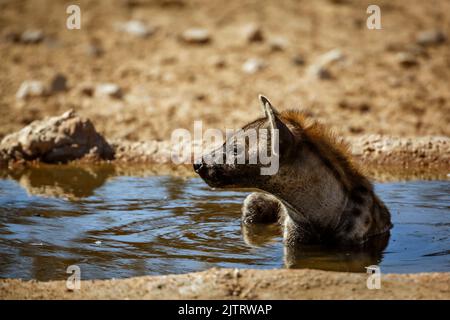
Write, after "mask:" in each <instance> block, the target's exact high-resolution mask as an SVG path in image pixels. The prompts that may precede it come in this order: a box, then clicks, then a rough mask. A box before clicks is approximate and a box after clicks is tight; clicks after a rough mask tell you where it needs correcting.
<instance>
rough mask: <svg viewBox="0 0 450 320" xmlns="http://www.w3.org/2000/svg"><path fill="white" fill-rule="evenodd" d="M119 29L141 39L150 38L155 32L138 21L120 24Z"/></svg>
mask: <svg viewBox="0 0 450 320" xmlns="http://www.w3.org/2000/svg"><path fill="white" fill-rule="evenodd" d="M119 29H120V30H122V31H123V32H126V33H128V34H131V35H133V36H136V37H141V38H146V37H148V36H151V35H152V34H153V33H154V32H155V29H154V28H153V27H150V26H148V25H146V24H145V23H143V22H142V21H139V20H130V21H128V22H125V23H122V24H120V25H119Z"/></svg>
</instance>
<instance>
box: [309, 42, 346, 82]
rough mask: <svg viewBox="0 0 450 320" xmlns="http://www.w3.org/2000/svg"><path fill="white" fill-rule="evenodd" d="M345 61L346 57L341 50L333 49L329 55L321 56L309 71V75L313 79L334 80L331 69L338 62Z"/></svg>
mask: <svg viewBox="0 0 450 320" xmlns="http://www.w3.org/2000/svg"><path fill="white" fill-rule="evenodd" d="M344 59H345V55H344V54H343V53H342V51H341V50H339V49H333V50H331V51H328V52H327V53H325V54H323V55H321V56H320V57H319V58H318V59H317V61H316V63H315V64H313V65H311V66H310V67H309V69H308V74H309V75H310V76H312V77H315V78H318V79H321V80H328V79H332V78H333V75H332V74H331V72H330V70H329V67H330V66H331V65H333V64H335V63H337V62H340V61H342V60H344Z"/></svg>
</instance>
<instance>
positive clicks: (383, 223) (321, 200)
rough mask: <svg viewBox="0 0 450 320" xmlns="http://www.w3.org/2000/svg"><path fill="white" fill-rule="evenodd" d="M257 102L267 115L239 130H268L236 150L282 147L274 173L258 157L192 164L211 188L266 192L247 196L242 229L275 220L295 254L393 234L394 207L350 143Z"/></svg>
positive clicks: (291, 113)
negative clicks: (383, 198) (361, 168)
mask: <svg viewBox="0 0 450 320" xmlns="http://www.w3.org/2000/svg"><path fill="white" fill-rule="evenodd" d="M260 102H261V104H262V107H263V110H264V114H265V117H263V118H260V119H257V120H255V121H253V122H251V123H249V124H247V125H246V126H244V127H243V128H242V132H244V133H245V132H246V131H247V130H250V129H252V130H253V129H256V130H259V129H267V130H268V131H269V132H270V134H268V135H265V136H259V137H258V142H257V145H251V144H250V145H249V143H248V140H244V143H246V144H247V145H245V146H239V145H238V146H237V147H235V148H234V151H235V152H236V151H238V152H239V151H240V150H243V152H245V157H246V159H248V158H249V157H251V156H252V153H254V152H256V151H255V149H258V148H265V149H267V150H266V151H267V153H268V154H270V153H271V152H277V151H278V152H277V153H278V155H279V159H278V161H279V163H278V165H279V168H278V171H277V172H275V173H273V174H261V170H260V169H261V167H264V166H267V165H264V164H261V163H257V164H249V163H244V164H236V163H228V164H227V163H226V162H225V163H223V164H217V163H211V162H205V161H202V162H201V163H198V164H195V165H194V170H195V171H196V172H197V173H198V174H199V175H200V177H201V178H202V179H203V180H204V181H205V182H206V183H208V184H209V185H210V186H212V187H220V188H224V187H236V188H253V189H255V188H256V189H259V190H261V191H263V192H254V193H252V194H250V195H249V196H248V197H247V198H246V199H245V201H244V204H243V207H242V224H243V227H244V232H248V230H245V228H249V227H251V226H252V225H256V224H261V223H276V222H278V223H279V224H280V225H281V226H282V228H283V238H284V244H285V247H286V248H293V249H295V250H291V252H294V251H298V249H299V248H300V247H302V246H303V245H304V244H321V245H322V244H323V245H327V246H329V245H331V246H334V247H336V246H338V247H339V246H348V245H350V246H352V247H357V248H359V249H361V248H364V247H365V246H366V247H367V246H368V243H369V242H371V241H368V240H373V239H374V238H382V239H388V237H389V236H388V235H389V230H390V228H391V227H392V224H391V219H390V213H389V211H388V209H387V208H386V206H385V205H384V203H383V202H382V201H381V200H380V199H379V198H378V197H377V196H376V194H375V193H374V189H373V186H372V184H371V183H370V181H369V180H368V179H367V178H366V177H365V176H364V175H363V174H362V173H361V172H360V171H359V170H358V169H357V167H356V166H355V164H354V163H353V162H352V160H351V158H350V155H349V152H348V148H347V146H346V145H345V144H344V143H343V142H341V141H338V139H336V138H335V137H334V136H333V134H331V133H330V132H329V131H328V130H327V129H326V128H324V127H323V126H322V125H320V124H319V123H317V122H314V121H311V120H310V119H308V118H307V117H305V116H304V115H303V114H302V113H300V112H298V111H283V112H277V111H276V110H275V108H274V107H273V106H272V105H271V103H270V102H269V101H268V99H267V98H265V97H263V96H260ZM274 132H277V133H278V142H279V143H278V144H279V145H278V149H279V150H276V151H275V150H274V148H273V146H274V145H275V144H274V143H271V139H272V137H274ZM241 134H242V133H241ZM275 137H276V135H275ZM233 141H234V140H233ZM237 141H241V142H242V141H243V140H242V139H237ZM246 141H247V142H246ZM238 143H239V142H238ZM226 144H227V143H225V145H226ZM253 144H254V143H253ZM225 145H224V146H222V147H221V148H219V149H216V150H214V151H213V153H214V154H216V155H217V153H220V152H222V153H226V152H227V150H229V148H226V146H225ZM259 153H264V152H261V150H259ZM208 156H209V155H204V157H203V158H205V157H208ZM386 235H387V237H386ZM376 236H381V237H376ZM375 241H376V240H375ZM372 242H373V241H372ZM386 244H387V240H386V241H384V240H383V241H382V245H381V248H379V249H381V250H382V249H383V248H384V246H385V245H386ZM359 249H358V250H359ZM288 260H289V258H288Z"/></svg>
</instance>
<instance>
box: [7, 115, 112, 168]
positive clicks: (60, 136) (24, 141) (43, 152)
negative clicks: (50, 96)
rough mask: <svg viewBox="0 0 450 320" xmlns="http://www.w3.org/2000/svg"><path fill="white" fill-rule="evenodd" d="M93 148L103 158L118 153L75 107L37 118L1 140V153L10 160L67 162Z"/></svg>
mask: <svg viewBox="0 0 450 320" xmlns="http://www.w3.org/2000/svg"><path fill="white" fill-rule="evenodd" d="M92 150H94V152H95V155H96V157H97V158H99V159H112V158H113V157H114V150H113V149H112V148H111V146H110V145H109V144H108V142H107V141H106V140H105V139H104V138H103V137H102V136H101V135H100V134H99V133H98V132H97V131H96V130H95V128H94V125H93V124H92V122H91V121H89V120H87V119H82V118H80V117H78V116H77V115H76V114H75V112H73V111H72V110H70V111H67V112H65V113H64V114H62V115H61V116H58V117H52V118H48V119H44V120H40V121H34V122H32V123H31V124H30V125H28V126H26V127H24V128H23V129H22V130H20V131H18V132H15V133H12V134H9V135H7V136H5V137H4V138H3V140H2V141H1V142H0V153H1V154H3V155H5V156H6V159H7V160H8V161H20V160H29V161H32V160H40V161H43V162H49V163H57V162H67V161H70V160H74V159H79V158H82V157H83V156H85V155H86V154H90V153H91V152H92Z"/></svg>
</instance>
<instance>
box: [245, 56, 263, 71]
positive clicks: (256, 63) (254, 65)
mask: <svg viewBox="0 0 450 320" xmlns="http://www.w3.org/2000/svg"><path fill="white" fill-rule="evenodd" d="M265 67H266V64H265V63H264V61H263V60H261V59H258V58H250V59H248V60H247V61H246V62H245V63H244V64H243V65H242V71H244V72H245V73H248V74H253V73H256V72H258V71H260V70H262V69H264V68H265Z"/></svg>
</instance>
